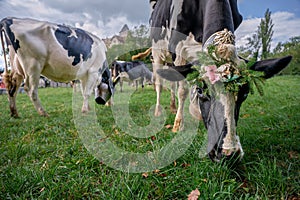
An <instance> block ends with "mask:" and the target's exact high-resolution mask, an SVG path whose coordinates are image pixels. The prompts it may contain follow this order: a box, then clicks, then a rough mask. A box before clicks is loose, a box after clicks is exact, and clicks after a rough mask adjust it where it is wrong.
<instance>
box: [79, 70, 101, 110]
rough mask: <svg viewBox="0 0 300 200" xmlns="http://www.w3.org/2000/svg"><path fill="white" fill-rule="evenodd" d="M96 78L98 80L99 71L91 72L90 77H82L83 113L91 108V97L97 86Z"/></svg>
mask: <svg viewBox="0 0 300 200" xmlns="http://www.w3.org/2000/svg"><path fill="white" fill-rule="evenodd" d="M96 80H98V75H97V73H89V75H88V78H86V79H82V83H81V87H82V96H83V104H82V108H81V112H83V113H85V112H88V111H89V110H90V106H89V97H90V96H91V94H92V92H93V90H94V88H95V86H96Z"/></svg>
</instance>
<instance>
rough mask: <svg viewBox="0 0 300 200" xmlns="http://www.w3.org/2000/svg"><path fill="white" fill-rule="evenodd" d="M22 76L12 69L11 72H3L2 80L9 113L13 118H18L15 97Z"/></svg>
mask: <svg viewBox="0 0 300 200" xmlns="http://www.w3.org/2000/svg"><path fill="white" fill-rule="evenodd" d="M22 80H23V76H21V75H19V74H17V73H16V72H14V71H12V72H11V74H8V73H7V72H5V73H4V74H3V82H4V84H5V86H6V90H7V91H8V101H9V108H10V115H11V116H12V117H14V118H18V117H19V115H18V111H17V106H16V97H17V94H18V91H19V88H20V85H21V83H22Z"/></svg>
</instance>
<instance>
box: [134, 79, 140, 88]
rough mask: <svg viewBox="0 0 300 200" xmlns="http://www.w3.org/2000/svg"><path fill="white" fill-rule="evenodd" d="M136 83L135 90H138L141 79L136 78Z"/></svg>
mask: <svg viewBox="0 0 300 200" xmlns="http://www.w3.org/2000/svg"><path fill="white" fill-rule="evenodd" d="M134 83H135V90H138V87H139V80H135V81H134Z"/></svg>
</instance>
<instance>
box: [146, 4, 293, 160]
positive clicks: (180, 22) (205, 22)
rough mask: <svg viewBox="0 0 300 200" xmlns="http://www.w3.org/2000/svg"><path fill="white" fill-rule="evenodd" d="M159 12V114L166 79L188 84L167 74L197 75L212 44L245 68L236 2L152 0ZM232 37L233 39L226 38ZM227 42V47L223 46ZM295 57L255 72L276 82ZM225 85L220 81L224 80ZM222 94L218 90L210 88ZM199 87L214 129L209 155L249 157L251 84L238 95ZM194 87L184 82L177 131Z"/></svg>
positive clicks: (155, 44) (154, 22)
mask: <svg viewBox="0 0 300 200" xmlns="http://www.w3.org/2000/svg"><path fill="white" fill-rule="evenodd" d="M150 3H151V6H152V8H153V10H152V14H151V18H150V23H151V40H152V56H153V68H154V69H153V73H154V74H153V75H154V77H155V81H156V82H155V85H156V92H157V103H156V111H155V114H156V115H159V114H160V112H161V111H160V109H161V108H160V102H159V101H160V93H161V90H162V79H161V77H160V76H159V75H158V74H160V75H161V76H164V77H166V78H168V79H169V80H171V81H179V80H182V79H183V78H182V77H183V76H181V75H178V73H177V74H176V73H175V71H174V70H172V69H170V70H162V68H163V66H165V65H169V66H173V67H172V68H174V69H176V70H178V71H181V73H183V74H184V75H186V74H188V73H190V72H192V71H193V70H192V68H191V66H192V65H193V64H194V63H198V62H199V53H200V52H203V50H206V47H208V46H209V45H214V46H215V47H216V48H215V49H216V57H218V58H219V59H222V60H226V61H228V63H230V64H231V65H234V66H240V65H242V64H245V61H244V60H242V59H240V58H239V57H238V56H237V54H236V49H235V46H234V35H233V33H234V31H235V30H236V28H237V27H238V26H239V25H240V23H241V22H242V16H241V15H240V13H239V11H238V8H237V1H236V0H224V1H220V0H179V1H178V0H158V1H155V0H150ZM225 38H227V39H225ZM220 41H221V42H220ZM290 60H291V57H286V58H283V59H281V60H280V59H279V60H277V59H275V60H269V61H264V62H260V63H257V64H255V65H253V66H252V68H251V69H252V70H257V71H263V72H265V78H269V77H272V76H273V75H274V74H276V73H278V72H279V71H280V70H281V69H283V68H284V67H286V66H287V64H288V63H289V62H290ZM219 82H220V81H219ZM209 88H210V89H213V90H215V91H220V90H218V89H217V88H215V87H214V86H212V87H209ZM203 90H204V88H197V90H195V91H196V94H194V95H193V96H195V95H196V99H197V103H199V106H197V107H198V108H199V107H200V109H198V110H199V112H200V110H201V114H200V113H199V114H200V116H202V118H203V121H204V123H205V126H206V128H207V130H208V147H207V152H208V154H209V155H210V157H211V158H212V159H214V160H219V159H220V158H221V157H222V155H226V156H232V155H234V154H235V153H236V152H237V153H238V154H243V152H242V147H241V145H240V141H239V138H238V136H237V134H236V125H237V119H238V114H239V109H240V106H241V104H242V102H243V101H244V100H245V99H246V97H247V95H248V93H249V83H247V84H244V85H242V86H240V87H239V91H238V93H231V92H215V93H213V92H212V90H210V91H209V94H210V95H205V94H204V93H203ZM187 94H188V88H187V84H186V82H185V81H180V82H179V87H178V110H177V114H176V117H175V122H174V126H173V131H175V132H176V131H178V130H180V129H181V128H183V106H184V102H185V100H186V98H187Z"/></svg>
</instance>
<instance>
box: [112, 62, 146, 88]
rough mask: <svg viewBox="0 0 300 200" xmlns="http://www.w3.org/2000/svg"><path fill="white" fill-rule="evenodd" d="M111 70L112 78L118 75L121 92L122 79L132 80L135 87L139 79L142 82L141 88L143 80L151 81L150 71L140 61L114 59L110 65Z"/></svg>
mask: <svg viewBox="0 0 300 200" xmlns="http://www.w3.org/2000/svg"><path fill="white" fill-rule="evenodd" d="M111 70H112V76H113V78H114V79H115V78H116V77H120V81H119V82H120V91H121V92H122V91H123V81H127V82H131V81H133V82H134V83H135V87H136V89H137V88H138V82H139V81H140V82H141V84H142V88H144V83H145V81H147V82H150V83H151V82H152V72H151V71H150V70H149V69H148V67H147V65H146V64H145V63H144V62H142V61H131V62H129V61H114V62H113V63H112V65H111Z"/></svg>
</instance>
